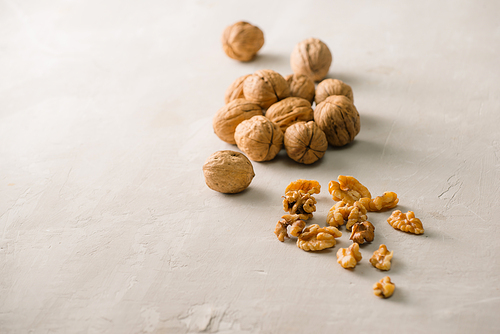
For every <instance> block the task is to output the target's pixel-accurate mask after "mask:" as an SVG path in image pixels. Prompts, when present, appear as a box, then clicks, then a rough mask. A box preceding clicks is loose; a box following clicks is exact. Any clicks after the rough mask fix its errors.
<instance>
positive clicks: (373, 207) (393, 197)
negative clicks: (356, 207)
mask: <svg viewBox="0 0 500 334" xmlns="http://www.w3.org/2000/svg"><path fill="white" fill-rule="evenodd" d="M359 201H360V202H361V203H362V204H363V205H364V206H365V208H366V209H367V210H368V211H371V212H375V211H382V210H385V209H392V208H393V207H395V206H396V205H398V202H399V198H398V195H397V194H396V193H394V192H392V191H386V192H385V193H384V194H383V195H382V196H377V197H375V198H367V197H365V198H360V199H359Z"/></svg>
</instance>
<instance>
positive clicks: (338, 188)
mask: <svg viewBox="0 0 500 334" xmlns="http://www.w3.org/2000/svg"><path fill="white" fill-rule="evenodd" d="M337 179H338V182H337V181H330V183H329V184H328V191H329V192H330V194H331V195H332V198H333V200H334V201H344V202H346V203H348V204H351V205H352V204H354V202H356V201H359V200H360V199H361V198H364V197H367V198H371V197H372V195H371V194H370V191H369V190H368V188H366V187H365V186H364V185H362V184H361V182H359V181H358V180H357V179H356V178H354V177H352V176H346V175H339V176H338V178H337Z"/></svg>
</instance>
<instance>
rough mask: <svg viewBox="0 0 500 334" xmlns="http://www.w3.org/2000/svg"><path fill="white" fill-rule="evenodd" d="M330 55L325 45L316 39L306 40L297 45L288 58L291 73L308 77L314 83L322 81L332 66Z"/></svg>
mask: <svg viewBox="0 0 500 334" xmlns="http://www.w3.org/2000/svg"><path fill="white" fill-rule="evenodd" d="M332 60H333V57H332V53H331V52H330V49H329V48H328V46H326V44H325V43H323V42H322V41H320V40H319V39H317V38H308V39H306V40H303V41H302V42H300V43H298V44H297V45H296V46H295V48H294V49H293V51H292V54H291V56H290V66H291V67H292V70H293V73H295V74H303V75H307V76H309V77H310V78H311V79H312V80H314V81H319V80H321V79H323V78H324V77H325V76H326V74H327V73H328V70H329V69H330V65H331V64H332Z"/></svg>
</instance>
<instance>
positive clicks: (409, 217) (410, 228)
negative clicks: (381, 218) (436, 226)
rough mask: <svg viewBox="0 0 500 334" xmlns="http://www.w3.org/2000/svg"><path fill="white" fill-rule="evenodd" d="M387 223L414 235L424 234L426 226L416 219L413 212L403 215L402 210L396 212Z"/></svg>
mask: <svg viewBox="0 0 500 334" xmlns="http://www.w3.org/2000/svg"><path fill="white" fill-rule="evenodd" d="M387 222H388V223H389V225H391V226H392V227H393V228H395V229H396V230H400V231H403V232H408V233H413V234H422V233H424V226H423V225H422V222H421V221H420V219H418V218H415V213H414V212H413V211H408V212H407V213H402V212H401V211H400V210H396V211H394V212H393V213H392V214H391V216H390V217H389V218H387Z"/></svg>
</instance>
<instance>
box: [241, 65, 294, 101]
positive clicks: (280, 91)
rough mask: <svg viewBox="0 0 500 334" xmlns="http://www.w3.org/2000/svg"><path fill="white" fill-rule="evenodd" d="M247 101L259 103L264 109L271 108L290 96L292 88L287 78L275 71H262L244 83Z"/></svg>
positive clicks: (244, 93)
mask: <svg viewBox="0 0 500 334" xmlns="http://www.w3.org/2000/svg"><path fill="white" fill-rule="evenodd" d="M243 95H244V96H245V99H247V100H249V101H252V102H255V103H258V104H259V105H260V106H261V107H262V109H267V108H269V107H270V106H271V105H272V104H273V103H276V102H278V101H280V100H283V99H284V98H287V97H289V96H290V88H289V87H288V83H287V82H286V80H285V78H283V77H282V76H281V74H279V73H277V72H275V71H273V70H260V71H257V72H255V73H254V74H252V75H250V76H249V77H248V78H246V79H245V81H244V82H243Z"/></svg>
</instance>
